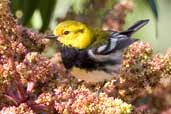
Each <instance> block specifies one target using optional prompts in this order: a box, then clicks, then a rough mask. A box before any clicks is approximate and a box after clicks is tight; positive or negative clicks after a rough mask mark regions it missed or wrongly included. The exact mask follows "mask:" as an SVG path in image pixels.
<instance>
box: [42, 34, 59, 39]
mask: <svg viewBox="0 0 171 114" xmlns="http://www.w3.org/2000/svg"><path fill="white" fill-rule="evenodd" d="M45 38H47V39H57V38H58V37H57V36H55V35H53V34H51V35H47V36H45Z"/></svg>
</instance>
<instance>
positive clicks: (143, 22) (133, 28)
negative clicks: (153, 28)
mask: <svg viewBox="0 0 171 114" xmlns="http://www.w3.org/2000/svg"><path fill="white" fill-rule="evenodd" d="M148 22H149V19H145V20H140V21H137V22H136V23H135V24H133V25H132V26H130V27H129V28H128V29H127V30H126V31H123V32H121V34H125V35H127V36H131V35H132V34H133V33H134V32H136V31H138V30H139V29H140V28H142V27H143V26H144V25H146V24H147V23H148Z"/></svg>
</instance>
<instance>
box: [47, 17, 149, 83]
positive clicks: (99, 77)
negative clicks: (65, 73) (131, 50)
mask: <svg viewBox="0 0 171 114" xmlns="http://www.w3.org/2000/svg"><path fill="white" fill-rule="evenodd" d="M148 22H149V20H148V19H145V20H140V21H138V22H136V23H135V24H134V25H132V26H131V27H129V28H128V29H127V30H125V31H121V32H118V31H112V30H108V31H103V30H100V29H92V28H89V27H88V26H86V25H85V24H83V23H81V22H78V21H74V20H68V21H64V22H61V23H59V24H58V25H57V26H56V28H55V30H54V33H53V35H48V36H47V38H49V39H55V40H56V42H57V47H58V49H59V51H60V52H61V57H62V62H63V64H64V66H65V68H66V69H68V70H69V71H70V72H71V74H72V75H73V76H75V77H77V78H78V79H80V80H84V81H86V82H91V83H96V82H101V81H105V80H110V79H112V78H113V77H117V75H118V73H119V71H120V69H121V65H122V60H123V57H122V56H123V50H124V49H125V48H127V47H128V46H129V45H131V44H132V43H134V42H135V41H137V39H132V38H131V35H132V34H133V33H134V32H136V31H137V30H139V29H140V28H141V27H143V26H144V25H146V24H147V23H148Z"/></svg>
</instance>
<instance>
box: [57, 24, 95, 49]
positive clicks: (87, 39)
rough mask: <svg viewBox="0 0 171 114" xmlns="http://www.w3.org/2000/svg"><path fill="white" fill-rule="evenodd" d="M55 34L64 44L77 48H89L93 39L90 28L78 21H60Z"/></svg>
mask: <svg viewBox="0 0 171 114" xmlns="http://www.w3.org/2000/svg"><path fill="white" fill-rule="evenodd" d="M54 35H55V36H57V37H58V38H57V40H58V41H59V42H61V43H62V44H64V45H66V46H72V47H75V48H77V49H85V48H87V47H88V46H89V45H90V44H91V43H92V40H93V39H92V36H91V33H90V30H89V28H88V27H87V26H86V25H84V24H82V23H80V22H77V21H64V22H62V23H59V24H58V25H57V26H56V28H55V30H54Z"/></svg>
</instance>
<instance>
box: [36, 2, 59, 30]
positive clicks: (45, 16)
mask: <svg viewBox="0 0 171 114" xmlns="http://www.w3.org/2000/svg"><path fill="white" fill-rule="evenodd" d="M55 4H56V0H46V1H44V2H40V3H39V10H40V14H41V16H42V20H43V26H42V28H41V30H40V31H45V30H46V29H47V28H48V26H49V23H50V19H51V17H52V14H53V10H54V8H55Z"/></svg>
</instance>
